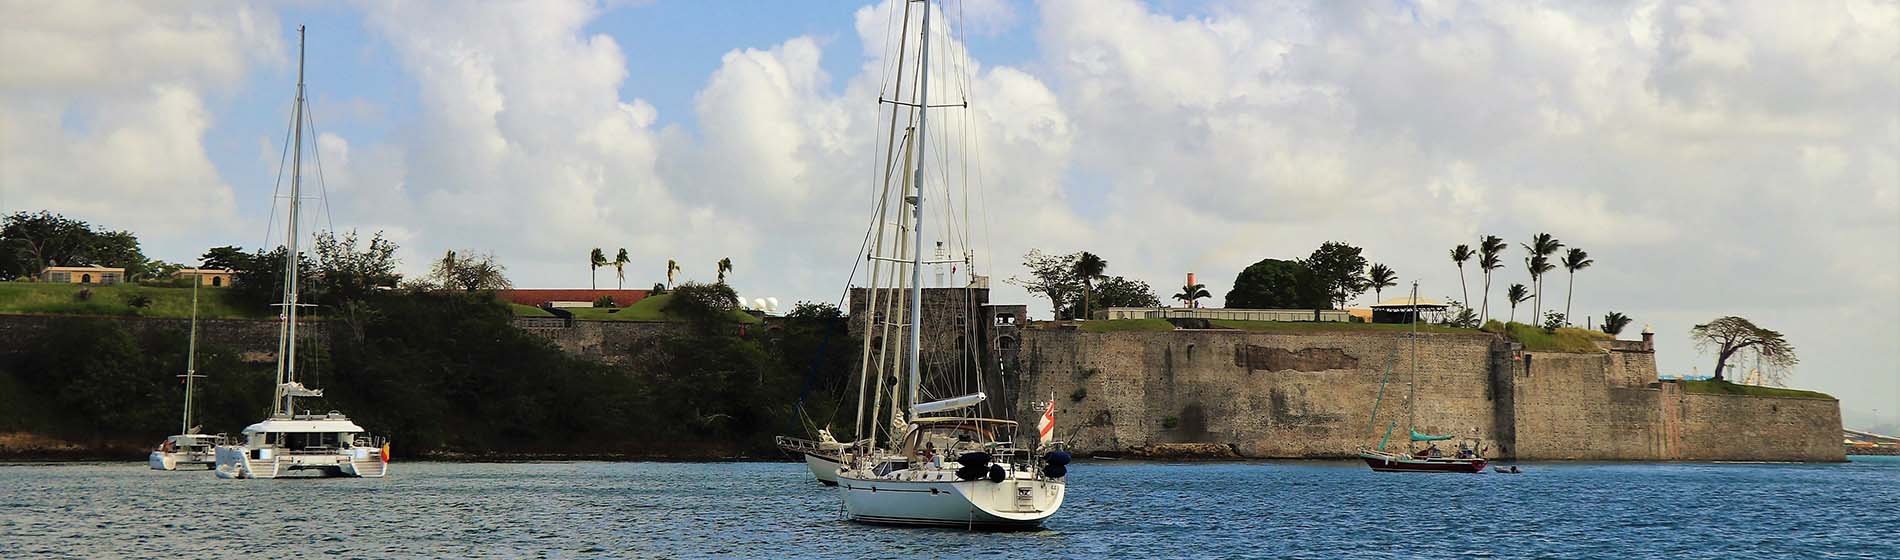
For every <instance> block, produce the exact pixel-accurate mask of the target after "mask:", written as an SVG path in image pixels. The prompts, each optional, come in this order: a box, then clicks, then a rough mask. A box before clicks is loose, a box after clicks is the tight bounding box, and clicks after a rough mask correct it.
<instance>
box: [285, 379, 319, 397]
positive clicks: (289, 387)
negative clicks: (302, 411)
mask: <svg viewBox="0 0 1900 560" xmlns="http://www.w3.org/2000/svg"><path fill="white" fill-rule="evenodd" d="M277 387H278V388H279V389H282V390H283V391H284V394H285V395H289V396H292V397H321V396H323V389H311V388H308V387H304V386H303V384H302V383H298V382H295V381H292V382H289V383H285V384H283V385H278V386H277Z"/></svg>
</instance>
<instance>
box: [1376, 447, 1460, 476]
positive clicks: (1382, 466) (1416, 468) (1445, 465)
mask: <svg viewBox="0 0 1900 560" xmlns="http://www.w3.org/2000/svg"><path fill="white" fill-rule="evenodd" d="M1359 458H1360V459H1364V460H1365V461H1366V466H1367V467H1371V468H1372V470H1374V471H1377V472H1420V473H1481V472H1484V465H1485V461H1484V458H1482V457H1479V458H1471V459H1456V458H1450V457H1431V458H1424V459H1420V458H1415V457H1410V456H1406V455H1399V454H1395V453H1376V452H1365V453H1360V454H1359Z"/></svg>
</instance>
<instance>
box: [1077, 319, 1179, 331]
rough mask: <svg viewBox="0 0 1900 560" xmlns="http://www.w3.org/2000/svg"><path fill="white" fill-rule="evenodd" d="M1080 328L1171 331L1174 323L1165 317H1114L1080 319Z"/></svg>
mask: <svg viewBox="0 0 1900 560" xmlns="http://www.w3.org/2000/svg"><path fill="white" fill-rule="evenodd" d="M1078 325H1079V327H1078V328H1080V329H1082V330H1083V331H1086V332H1131V331H1171V330H1174V324H1172V323H1169V322H1168V320H1167V319H1115V320H1113V321H1082V322H1081V323H1078Z"/></svg>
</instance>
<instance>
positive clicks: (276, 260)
mask: <svg viewBox="0 0 1900 560" xmlns="http://www.w3.org/2000/svg"><path fill="white" fill-rule="evenodd" d="M284 251H285V249H284V247H283V246H281V245H280V246H278V247H277V248H276V249H273V250H271V251H270V252H268V253H266V252H264V251H258V252H256V253H252V254H250V255H249V256H248V257H246V258H244V259H243V260H242V261H239V262H236V263H233V264H236V265H237V266H235V267H233V268H232V270H235V271H237V281H236V282H233V283H232V284H233V285H232V286H231V287H230V288H229V290H231V298H232V299H233V300H235V301H234V303H236V304H237V305H240V306H244V307H250V308H254V309H265V308H269V306H271V305H274V304H277V303H280V302H282V301H283V294H284ZM298 258H299V260H300V261H301V262H299V263H298V264H297V270H298V275H299V276H301V277H302V278H303V280H302V281H303V282H305V284H304V285H306V286H308V285H309V284H308V282H310V281H311V280H312V279H313V278H314V276H313V274H314V271H315V270H316V268H317V265H316V263H315V262H312V261H311V260H310V255H307V254H300V255H298ZM307 301H308V299H307V298H306V302H307Z"/></svg>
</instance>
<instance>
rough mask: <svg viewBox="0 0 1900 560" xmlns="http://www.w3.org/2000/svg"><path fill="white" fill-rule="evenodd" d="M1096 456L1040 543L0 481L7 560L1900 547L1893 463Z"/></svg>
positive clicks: (627, 469)
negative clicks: (1463, 465)
mask: <svg viewBox="0 0 1900 560" xmlns="http://www.w3.org/2000/svg"><path fill="white" fill-rule="evenodd" d="M1526 470H1527V472H1526V474H1523V475H1496V474H1484V475H1475V476H1470V475H1393V474H1377V473H1372V472H1368V471H1367V470H1366V469H1364V468H1363V467H1361V466H1357V465H1348V464H1343V463H1264V464H1211V465H1166V464H1152V463H1122V462H1115V463H1085V464H1081V465H1078V466H1077V467H1076V468H1075V469H1074V470H1072V471H1071V472H1072V473H1073V474H1072V475H1071V479H1072V482H1073V484H1074V486H1072V491H1071V492H1070V494H1069V498H1068V503H1067V504H1066V505H1065V506H1064V508H1063V512H1062V513H1061V514H1060V515H1059V516H1058V517H1057V518H1056V519H1055V520H1053V521H1051V522H1050V523H1049V526H1048V527H1047V528H1046V529H1044V530H1041V531H1035V532H1028V533H1010V534H983V533H968V532H964V531H959V530H945V529H889V528H878V527H867V526H861V525H856V524H852V523H847V522H844V521H842V520H840V512H839V504H838V499H837V495H836V492H835V491H834V490H827V489H824V488H821V487H819V486H818V485H816V484H815V483H812V482H811V480H810V477H809V475H808V474H807V473H806V472H805V470H804V466H803V465H800V464H791V463H785V464H663V463H549V464H427V463H424V464H417V463H405V464H399V465H397V470H396V471H395V476H394V477H393V478H389V479H383V480H352V479H314V480H281V481H220V480H216V479H214V478H213V477H212V476H211V475H210V474H209V473H202V472H197V473H160V472H154V471H150V470H147V469H145V468H144V467H143V465H142V464H85V465H64V466H43V465H35V466H21V467H10V468H0V551H6V552H4V553H0V556H5V557H7V558H14V557H20V556H26V557H48V558H91V557H159V556H164V557H192V556H198V557H214V558H217V557H232V556H238V555H250V554H260V555H272V556H279V555H281V552H283V551H284V550H286V549H288V550H292V551H298V552H301V553H303V554H308V555H322V556H325V557H333V558H384V557H465V558H521V557H540V558H602V557H606V558H617V557H820V556H822V557H830V558H838V557H898V556H903V557H976V556H999V557H1033V558H1060V557H1084V556H1088V557H1298V558H1328V557H1356V558H1401V557H1405V558H1411V557H1454V556H1461V557H1475V558H1519V557H1565V558H1575V557H1615V558H1629V557H1636V558H1647V557H1653V558H1718V557H1720V558H1730V557H1810V558H1895V557H1900V541H1896V540H1895V539H1894V535H1895V534H1896V529H1900V461H1896V460H1891V459H1888V460H1872V461H1857V462H1854V463H1849V464H1844V465H1719V464H1661V465H1648V464H1645V465H1631V464H1550V465H1529V466H1528V467H1527V469H1526Z"/></svg>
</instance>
